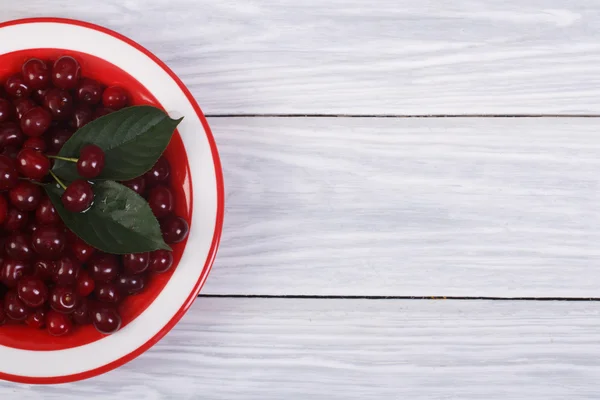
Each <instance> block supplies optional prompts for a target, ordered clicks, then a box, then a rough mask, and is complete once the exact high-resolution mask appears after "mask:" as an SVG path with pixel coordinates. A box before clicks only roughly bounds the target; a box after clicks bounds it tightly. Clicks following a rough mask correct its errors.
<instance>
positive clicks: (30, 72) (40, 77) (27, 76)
mask: <svg viewBox="0 0 600 400" xmlns="http://www.w3.org/2000/svg"><path fill="white" fill-rule="evenodd" d="M21 74H22V75H23V81H24V82H25V84H26V85H27V86H29V87H30V88H32V89H34V90H37V89H44V88H46V87H47V86H48V85H49V84H50V68H48V65H46V63H45V62H43V61H42V60H38V59H37V58H31V59H29V60H27V61H26V62H25V64H23V67H22V68H21Z"/></svg>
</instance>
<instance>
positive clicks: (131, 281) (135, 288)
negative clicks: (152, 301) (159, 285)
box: [117, 274, 146, 294]
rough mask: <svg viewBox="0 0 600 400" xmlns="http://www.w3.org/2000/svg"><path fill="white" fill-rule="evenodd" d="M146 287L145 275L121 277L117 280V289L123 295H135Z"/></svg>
mask: <svg viewBox="0 0 600 400" xmlns="http://www.w3.org/2000/svg"><path fill="white" fill-rule="evenodd" d="M145 286H146V276H145V275H142V274H140V275H123V276H120V277H119V278H118V279H117V289H118V290H119V291H120V292H121V293H123V294H136V293H139V292H141V291H142V290H143V289H144V287H145Z"/></svg>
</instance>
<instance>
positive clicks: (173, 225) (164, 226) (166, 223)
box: [160, 215, 190, 244]
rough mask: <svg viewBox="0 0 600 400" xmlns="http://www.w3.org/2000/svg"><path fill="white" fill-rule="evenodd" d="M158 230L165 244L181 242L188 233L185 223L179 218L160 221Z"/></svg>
mask: <svg viewBox="0 0 600 400" xmlns="http://www.w3.org/2000/svg"><path fill="white" fill-rule="evenodd" d="M160 230H161V231H162V234H163V239H164V240H165V242H167V244H173V243H179V242H181V241H183V240H184V239H185V238H186V237H187V235H188V232H189V231H190V226H189V225H188V223H187V221H186V220H185V219H183V218H181V217H176V216H173V215H171V216H169V217H166V218H165V219H163V220H162V221H160Z"/></svg>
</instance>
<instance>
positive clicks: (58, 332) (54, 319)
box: [46, 310, 73, 336]
mask: <svg viewBox="0 0 600 400" xmlns="http://www.w3.org/2000/svg"><path fill="white" fill-rule="evenodd" d="M46 329H47V330H48V333H49V334H50V335H52V336H63V335H66V334H67V333H69V332H71V330H72V329H73V323H72V322H71V320H70V319H69V316H68V315H67V314H63V313H59V312H56V311H54V310H49V311H48V312H47V313H46Z"/></svg>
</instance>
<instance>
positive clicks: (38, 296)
mask: <svg viewBox="0 0 600 400" xmlns="http://www.w3.org/2000/svg"><path fill="white" fill-rule="evenodd" d="M17 294H18V295H19V298H20V299H21V300H22V301H23V303H25V305H26V306H28V307H33V308H36V307H40V306H41V305H42V304H44V303H45V302H46V300H47V299H48V287H46V284H45V283H44V282H43V281H42V280H41V279H39V278H35V277H32V276H24V277H23V278H21V279H20V280H19V283H18V284H17Z"/></svg>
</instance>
